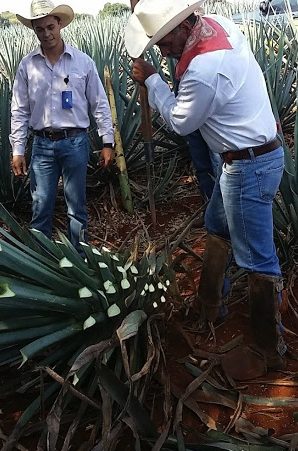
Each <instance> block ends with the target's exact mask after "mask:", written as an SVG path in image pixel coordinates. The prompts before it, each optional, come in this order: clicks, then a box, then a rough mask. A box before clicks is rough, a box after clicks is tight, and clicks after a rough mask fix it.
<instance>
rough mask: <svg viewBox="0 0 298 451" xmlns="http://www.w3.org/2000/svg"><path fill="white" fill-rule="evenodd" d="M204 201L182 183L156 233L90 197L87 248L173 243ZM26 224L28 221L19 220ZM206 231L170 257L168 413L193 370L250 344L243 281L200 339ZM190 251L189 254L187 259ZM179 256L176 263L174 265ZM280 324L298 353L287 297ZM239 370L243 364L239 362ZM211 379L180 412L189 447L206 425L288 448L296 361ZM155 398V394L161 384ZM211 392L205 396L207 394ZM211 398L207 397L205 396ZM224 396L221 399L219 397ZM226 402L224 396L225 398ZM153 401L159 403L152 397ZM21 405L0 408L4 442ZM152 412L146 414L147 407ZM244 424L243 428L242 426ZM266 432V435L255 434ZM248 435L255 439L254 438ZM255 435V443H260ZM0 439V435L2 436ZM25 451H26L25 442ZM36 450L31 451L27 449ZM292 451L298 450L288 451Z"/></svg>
mask: <svg viewBox="0 0 298 451" xmlns="http://www.w3.org/2000/svg"><path fill="white" fill-rule="evenodd" d="M201 205H202V199H201V197H200V195H199V194H198V192H197V188H196V186H195V184H194V182H193V179H192V178H191V177H184V178H182V179H181V186H180V187H179V188H178V190H177V192H176V195H175V198H173V199H168V200H167V201H165V202H163V203H158V204H157V226H156V228H155V230H154V228H153V227H152V224H151V218H150V214H149V212H148V211H146V210H145V209H138V210H137V211H136V213H135V214H134V215H132V216H129V215H127V214H126V213H124V212H123V210H121V208H120V207H119V209H116V208H115V206H114V207H113V206H111V203H110V200H109V196H108V195H107V196H106V198H103V199H101V200H100V201H99V200H98V199H96V196H95V195H94V193H93V195H92V196H91V197H90V198H89V201H88V210H89V216H90V228H89V229H90V230H89V231H90V241H92V242H93V243H94V244H96V245H100V244H102V243H103V242H106V243H109V244H110V246H114V247H115V248H119V246H120V245H121V243H122V242H123V240H125V243H126V244H125V245H126V246H129V245H130V244H131V243H132V241H133V239H134V237H135V235H136V233H140V234H141V235H142V234H143V235H144V242H145V241H146V239H148V235H149V236H150V238H151V240H153V241H155V242H156V243H157V245H158V246H162V245H163V243H164V241H165V237H172V242H173V241H174V240H175V238H177V230H178V235H179V233H182V232H183V230H184V229H185V227H184V224H185V221H186V219H187V218H188V217H190V216H191V215H193V213H194V212H195V211H196V210H198V209H199V207H200V206H201ZM25 220H26V215H25ZM55 221H56V222H55V225H56V226H57V227H59V228H60V229H61V227H62V229H63V224H64V219H63V213H62V203H61V204H59V202H58V207H57V216H56V220H55ZM204 243H205V230H204V228H202V227H198V224H196V223H194V224H193V227H191V229H190V231H189V232H188V233H187V234H186V235H185V237H184V239H183V245H184V247H183V248H181V247H178V249H177V250H176V252H175V254H174V255H175V258H176V260H177V265H176V268H175V269H176V271H177V285H178V287H179V291H180V295H181V296H180V298H173V301H171V303H170V305H167V307H166V315H167V318H168V321H167V322H166V325H165V353H166V361H167V371H168V375H169V378H170V381H171V391H172V400H173V405H174V406H176V404H177V399H178V398H180V397H181V396H182V395H183V394H184V392H185V390H186V389H187V387H188V386H189V384H190V383H191V382H193V381H194V379H195V377H197V376H198V374H199V373H196V376H195V375H194V373H193V374H192V370H193V368H194V367H195V368H197V369H199V371H200V372H202V371H204V370H206V369H207V368H208V367H209V365H210V362H212V361H213V362H214V355H216V356H218V355H220V354H221V353H223V350H224V349H226V348H225V346H227V344H229V345H230V344H231V343H233V342H235V341H237V340H238V339H239V340H240V339H241V337H242V336H243V340H244V342H249V340H250V338H251V337H250V331H249V320H248V306H247V286H246V282H247V280H246V277H245V275H244V276H242V277H240V278H239V279H237V280H236V282H235V283H234V284H233V285H232V290H231V294H230V295H229V297H228V299H227V307H228V314H227V316H226V318H225V321H224V322H222V323H221V324H220V325H218V326H217V327H216V329H215V336H214V335H213V334H212V333H210V332H206V333H204V334H202V335H200V334H198V320H199V317H198V309H197V305H196V296H195V290H196V286H197V284H198V281H199V277H200V267H201V257H202V254H203V251H204ZM189 249H191V250H192V251H193V253H192V255H191V253H190V252H189ZM178 256H180V257H178ZM290 276H291V277H290V278H289V280H288V282H290V284H291V290H288V293H287V294H288V297H289V300H290V301H291V302H290V305H291V306H292V305H295V303H296V307H297V305H298V304H297V299H298V282H297V281H296V279H295V277H296V275H295V273H293V274H291V275H290ZM282 307H283V308H282V321H283V324H284V326H285V328H286V332H285V338H286V340H287V342H288V343H289V344H290V346H291V348H293V349H297V348H298V321H297V317H298V310H296V315H295V313H294V312H293V310H292V308H289V302H287V296H285V297H284V302H283V306H282ZM239 364H241V362H239ZM210 376H212V377H213V378H215V379H216V381H217V382H218V383H219V384H220V386H221V387H222V389H219V387H216V386H215V385H216V384H215V385H213V387H212V380H209V379H207V380H206V381H207V382H209V383H208V384H205V387H204V385H203V389H202V386H200V387H198V389H197V390H195V391H193V392H192V394H191V399H192V401H194V402H195V403H196V406H197V409H193V408H191V405H190V406H189V405H188V406H187V405H185V406H184V410H183V420H182V431H183V434H184V436H185V437H186V438H187V442H188V443H199V442H200V439H201V435H200V434H201V433H203V432H205V431H206V430H207V429H208V427H207V426H206V424H205V423H206V418H207V422H208V421H209V423H208V424H212V425H213V426H212V428H214V429H217V430H218V431H223V432H227V433H231V434H234V435H237V434H238V436H241V437H242V438H246V439H248V440H251V439H252V437H254V438H256V437H259V435H262V434H263V435H265V436H266V437H267V438H268V437H269V440H271V442H272V444H273V443H274V444H275V443H276V442H275V439H277V438H279V439H281V440H287V435H289V434H291V435H292V434H297V433H298V418H297V416H298V415H297V414H298V389H297V387H298V361H297V360H294V359H291V358H287V365H286V367H285V369H284V370H282V371H278V372H269V373H268V374H267V375H265V376H263V377H261V378H259V379H256V380H253V381H246V382H245V383H243V382H241V383H235V381H232V380H229V379H227V378H226V377H225V375H224V374H223V371H222V369H221V367H220V364H219V365H217V364H216V365H215V366H214V368H213V369H212V370H211V372H210ZM155 384H156V390H157V393H158V390H159V389H160V385H159V381H158V380H156V381H155V383H153V386H152V387H153V388H152V390H153V391H154V389H155V388H154V387H155ZM210 387H211V388H210ZM208 390H209V391H208ZM225 390H226V391H225ZM225 394H226V395H225ZM157 399H158V396H157ZM26 401H27V400H26V399H25V398H24V397H22V396H20V395H17V396H11V397H10V398H9V399H6V400H0V402H1V405H0V432H1V431H2V433H3V434H9V433H10V432H11V430H12V428H13V425H14V424H15V422H16V421H17V419H18V418H19V416H20V414H21V412H22V409H23V408H24V407H25V405H26ZM151 407H152V406H151ZM161 417H162V408H161V405H159V407H158V405H157V408H156V411H154V412H153V418H154V420H155V422H156V423H157V426H158V427H159V428H160V429H161V428H162V424H163V422H162V420H161ZM245 421H247V422H245ZM255 428H264V431H265V432H262V430H260V429H257V430H256V429H255ZM254 434H257V435H255V436H254ZM258 434H259V435H258ZM0 437H1V435H0ZM126 442H127V440H123V442H122V444H121V443H120V445H119V446H120V447H119V450H121V451H126V450H127V451H131V450H132V449H134V447H132V445H131V444H130V443H129V444H127V443H126ZM24 446H26V447H27V449H29V450H30V451H33V450H34V448H31V447H30V445H29V444H28V441H26V444H24ZM33 446H34V445H33ZM291 449H292V450H294V449H298V448H297V447H292V448H291Z"/></svg>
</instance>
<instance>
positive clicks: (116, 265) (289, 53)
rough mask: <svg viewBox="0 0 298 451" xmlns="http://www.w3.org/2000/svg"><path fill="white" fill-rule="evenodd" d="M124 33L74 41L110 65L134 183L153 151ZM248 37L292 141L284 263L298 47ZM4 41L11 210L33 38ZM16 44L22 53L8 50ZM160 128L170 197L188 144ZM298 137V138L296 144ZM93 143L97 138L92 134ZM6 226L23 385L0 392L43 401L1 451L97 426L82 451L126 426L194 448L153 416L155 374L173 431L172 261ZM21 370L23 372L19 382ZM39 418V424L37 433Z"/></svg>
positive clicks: (5, 171) (142, 435) (0, 328)
mask: <svg viewBox="0 0 298 451" xmlns="http://www.w3.org/2000/svg"><path fill="white" fill-rule="evenodd" d="M122 25H123V21H122V19H121V20H120V21H119V22H117V23H116V24H115V23H114V24H113V27H112V26H111V23H110V21H109V20H107V21H106V22H101V23H98V22H96V21H95V20H91V19H90V21H86V20H85V22H84V30H85V31H84V33H82V32H81V30H82V24H81V23H78V22H74V23H73V24H72V26H71V27H69V29H66V30H65V32H66V40H67V41H68V42H72V43H73V44H75V45H77V46H78V47H79V48H81V49H82V50H84V51H85V52H86V53H88V54H90V56H91V57H92V58H93V59H94V60H95V61H96V64H97V67H98V69H99V73H100V75H101V76H102V77H103V78H104V67H105V66H107V67H109V70H110V73H111V77H112V85H113V88H114V93H115V101H116V107H117V116H118V124H119V129H120V134H121V138H122V143H123V147H124V150H125V157H126V164H127V168H128V173H129V174H130V176H132V175H133V173H134V171H138V172H140V171H141V170H142V168H143V166H144V148H143V144H142V141H141V136H140V135H139V131H138V130H139V125H140V107H139V104H138V100H137V99H138V89H137V87H135V85H134V84H133V82H132V80H131V77H130V65H129V58H128V57H127V55H126V53H125V50H124V47H123V41H122V38H121V33H119V32H118V31H119V30H120V27H122ZM115 27H116V29H115ZM117 27H118V28H117ZM112 29H114V30H115V33H114V32H112V31H111V30H112ZM244 31H245V33H247V37H248V39H249V40H250V42H251V46H252V48H253V50H254V53H255V55H256V57H257V59H258V61H259V63H260V65H261V67H262V68H263V71H264V73H265V77H266V81H267V86H268V91H269V94H270V97H271V101H272V105H273V108H274V112H275V115H276V118H277V120H278V121H279V122H280V123H281V125H282V130H283V131H284V133H285V137H286V138H287V139H285V138H284V136H283V135H282V138H283V140H284V145H285V150H286V169H285V174H284V177H283V181H282V184H281V188H280V195H279V196H278V198H277V200H276V203H275V207H274V209H275V228H276V238H277V244H278V248H279V252H280V255H281V257H282V259H283V261H284V262H285V264H287V263H289V258H290V257H291V255H292V254H293V253H294V251H295V246H296V245H297V237H298V230H297V228H298V225H297V224H298V221H297V214H298V201H297V200H298V197H297V194H298V193H297V186H298V184H297V181H298V170H297V164H296V162H297V161H298V160H297V158H298V115H297V78H296V77H297V52H298V45H297V40H295V37H294V35H293V34H291V33H292V32H291V27H289V26H285V27H284V29H283V30H278V29H276V28H275V27H274V26H269V25H268V26H263V25H262V24H260V25H257V24H246V25H245V26H244ZM5 33H6V31H5ZM7 33H8V35H5V34H4V33H1V35H0V49H1V51H0V71H1V83H0V89H1V97H0V109H1V116H0V120H1V133H0V139H1V145H2V152H1V155H0V171H1V173H0V175H1V196H2V201H5V200H7V199H9V198H10V197H11V198H15V196H16V195H17V193H18V192H20V191H21V190H22V186H19V185H16V183H15V180H13V179H12V178H11V175H10V170H9V158H10V156H9V145H8V131H9V98H10V91H11V85H12V82H13V77H14V73H15V70H16V67H17V65H18V62H19V60H20V58H21V57H22V56H23V54H25V53H27V52H28V51H29V50H30V49H31V48H32V46H33V45H35V42H34V40H33V38H32V34H30V35H29V34H28V33H27V32H26V30H24V29H23V28H21V27H16V28H12V29H9V30H8V31H7ZM11 34H12V35H13V40H14V41H13V42H14V46H12V45H10V44H9V42H10V41H9V39H11V37H10V36H11ZM147 58H148V59H150V60H151V61H152V62H153V63H154V64H155V65H156V67H157V68H158V70H160V68H161V67H162V68H163V71H164V74H165V75H164V76H165V77H166V79H167V80H168V81H169V82H170V83H172V82H173V62H172V61H167V62H164V61H161V59H160V56H159V54H158V53H156V52H155V51H154V50H152V51H150V52H149V53H148V55H147ZM152 121H153V125H154V130H155V135H154V142H155V144H156V149H157V151H156V160H155V165H156V168H157V170H156V173H157V174H158V177H157V180H158V181H159V182H158V183H159V184H158V185H156V186H155V192H156V193H158V192H159V193H161V192H162V190H166V191H168V190H169V185H168V183H171V181H172V180H173V174H174V173H175V167H176V165H177V160H178V158H179V154H178V152H176V150H178V149H181V148H182V147H183V146H184V142H183V140H182V139H181V138H180V137H176V136H173V134H172V133H170V132H169V130H168V129H167V127H165V125H164V124H163V122H162V120H161V118H160V117H158V116H157V115H153V117H152ZM293 133H294V139H293V140H290V139H288V138H289V136H290V135H291V136H292V134H293ZM90 136H91V139H92V140H95V137H94V136H95V134H94V133H93V132H91V133H90ZM173 155H175V157H174V158H173ZM169 168H170V169H169ZM165 174H167V176H165ZM133 186H134V188H135V191H134V192H135V194H137V193H138V192H141V187H139V188H138V187H136V185H135V184H133ZM139 190H140V191H139ZM0 219H1V221H2V222H3V223H5V224H6V226H7V227H3V228H1V229H0V235H1V239H0V318H1V322H0V367H1V368H3V371H4V374H5V372H6V373H7V371H8V368H9V369H10V370H11V374H13V375H14V376H13V380H9V381H7V383H4V384H3V385H2V387H1V389H0V395H1V397H4V396H5V395H9V394H11V393H14V392H15V391H17V392H19V393H24V392H26V391H30V393H31V394H32V392H33V393H36V399H34V400H33V401H32V402H31V403H30V404H29V405H28V407H27V408H26V410H25V411H24V413H23V414H22V416H21V417H20V419H19V420H18V422H17V424H16V426H15V428H14V430H13V431H12V433H11V435H10V436H9V437H8V438H7V439H6V440H5V441H4V443H3V447H2V450H3V451H9V450H12V449H13V448H14V446H16V445H17V443H18V441H19V439H20V437H21V436H22V435H24V434H30V432H33V431H34V432H36V431H38V432H39V433H40V438H39V441H38V444H37V445H36V449H38V450H43V449H49V450H55V449H61V450H63V451H66V450H68V449H69V448H70V446H73V447H74V448H75V449H78V446H77V443H76V435H75V434H76V432H77V429H78V427H79V426H80V425H83V426H87V425H88V424H89V425H92V427H89V428H87V431H88V433H87V432H86V435H85V439H86V443H85V445H84V446H85V448H84V449H88V450H91V449H94V450H97V451H99V450H105V451H109V450H113V449H115V447H116V444H117V442H118V440H119V437H120V435H121V433H122V429H123V427H124V426H125V427H128V428H131V430H132V433H133V436H134V437H135V443H136V444H135V449H142V448H141V447H142V446H143V445H142V444H141V439H142V440H147V442H149V444H150V445H149V446H152V448H153V447H154V448H153V449H156V450H158V449H164V450H166V449H185V446H184V444H183V437H182V436H181V434H178V433H177V435H176V436H175V435H172V436H168V434H165V433H164V434H162V436H161V437H158V433H157V431H156V429H155V426H154V424H153V422H152V420H151V418H150V416H149V415H148V412H147V410H146V409H145V408H144V404H145V401H146V399H147V395H148V390H149V384H150V380H151V379H152V377H153V375H154V374H157V372H158V374H159V376H158V380H159V381H163V380H164V381H165V382H164V383H161V387H162V389H163V391H164V405H163V410H164V425H165V431H169V427H166V425H169V424H171V423H170V419H171V412H170V409H169V402H168V395H169V387H168V381H167V379H166V378H164V379H163V378H162V377H161V375H162V374H166V364H165V360H164V359H165V356H164V350H163V348H162V339H161V333H162V324H163V323H164V321H165V316H164V313H162V312H166V311H167V309H166V308H164V307H163V306H167V305H168V303H169V302H168V301H169V300H170V295H169V293H170V292H171V289H172V286H173V285H174V282H175V274H174V272H173V269H172V266H171V262H170V259H169V254H168V253H167V252H166V251H162V252H159V253H156V252H155V248H154V246H152V245H149V244H148V249H147V250H146V252H145V253H144V254H143V255H140V253H139V250H138V242H137V240H136V242H135V246H134V247H133V248H132V249H131V250H129V251H128V250H126V251H124V252H122V251H121V252H115V251H111V250H110V249H108V248H106V247H101V248H96V247H95V246H92V245H86V244H85V245H84V244H83V245H82V250H83V252H84V259H82V258H81V256H80V255H79V254H78V253H77V252H76V251H75V249H74V248H73V247H72V246H71V244H70V243H69V242H68V240H67V239H66V238H65V236H63V235H62V234H60V236H59V240H57V241H53V242H52V241H49V240H48V239H47V238H46V237H44V236H43V235H42V234H40V233H39V232H37V231H27V230H25V229H23V228H21V227H20V226H19V224H18V223H17V222H16V221H15V220H14V219H13V218H12V216H10V214H9V213H8V211H7V210H6V209H5V208H4V207H3V205H1V207H0ZM8 230H9V232H8ZM20 366H21V371H18V372H16V369H17V367H20ZM38 415H40V418H41V421H40V423H38V424H34V425H33V426H32V419H34V418H35V419H36V418H37V417H38ZM217 446H219V445H218V444H217ZM243 446H244V447H245V445H243ZM188 449H190V448H188ZM192 449H200V448H198V447H195V448H192ZM202 449H209V446H208V445H207V444H206V445H204V448H202ZM211 449H214V448H211ZM219 449H221V448H220V447H219ZM222 449H226V448H225V447H224V446H223V448H222ZM233 449H236V448H233ZM243 449H244V448H243ZM245 449H246V448H245Z"/></svg>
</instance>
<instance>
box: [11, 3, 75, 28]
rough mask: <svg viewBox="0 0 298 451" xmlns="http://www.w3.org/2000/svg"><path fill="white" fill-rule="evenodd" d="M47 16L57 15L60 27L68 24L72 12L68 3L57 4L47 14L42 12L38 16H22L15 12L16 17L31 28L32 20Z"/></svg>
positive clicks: (71, 18)
mask: <svg viewBox="0 0 298 451" xmlns="http://www.w3.org/2000/svg"><path fill="white" fill-rule="evenodd" d="M47 16H57V17H59V19H60V21H61V28H64V27H67V25H69V24H70V22H71V21H72V20H73V18H74V12H73V9H72V8H71V7H70V6H68V5H59V6H57V7H56V8H54V9H53V10H52V11H50V12H49V13H47V14H42V15H40V16H35V17H23V16H21V15H20V14H16V17H17V19H18V20H19V21H20V22H21V23H22V24H23V25H25V26H26V27H28V28H31V30H33V25H32V20H38V19H42V18H43V17H47Z"/></svg>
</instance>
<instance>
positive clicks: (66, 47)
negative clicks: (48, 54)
mask: <svg viewBox="0 0 298 451" xmlns="http://www.w3.org/2000/svg"><path fill="white" fill-rule="evenodd" d="M65 54H67V55H70V56H71V57H73V48H72V47H71V46H70V45H68V44H65V43H64V52H63V53H62V55H65ZM37 55H40V56H42V57H44V54H43V53H42V49H41V46H38V47H37V48H36V49H35V50H33V52H32V53H31V56H32V57H33V56H37Z"/></svg>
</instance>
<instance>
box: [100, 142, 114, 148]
mask: <svg viewBox="0 0 298 451" xmlns="http://www.w3.org/2000/svg"><path fill="white" fill-rule="evenodd" d="M103 147H108V148H109V149H114V144H112V143H104V144H103Z"/></svg>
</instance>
